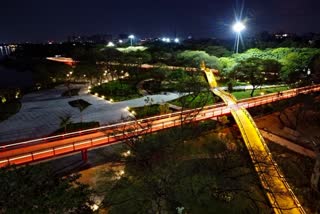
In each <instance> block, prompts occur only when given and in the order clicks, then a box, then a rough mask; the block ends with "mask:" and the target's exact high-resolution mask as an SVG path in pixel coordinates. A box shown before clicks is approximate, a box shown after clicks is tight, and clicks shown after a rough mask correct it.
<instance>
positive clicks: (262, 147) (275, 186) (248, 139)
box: [201, 63, 305, 213]
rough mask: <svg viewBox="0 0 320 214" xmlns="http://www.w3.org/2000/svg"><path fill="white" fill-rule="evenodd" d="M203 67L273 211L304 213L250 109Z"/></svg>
mask: <svg viewBox="0 0 320 214" xmlns="http://www.w3.org/2000/svg"><path fill="white" fill-rule="evenodd" d="M201 69H202V70H203V71H204V72H205V74H206V77H207V80H208V83H209V85H210V88H211V91H212V93H213V94H215V95H217V96H219V97H220V98H221V99H222V100H223V101H224V102H225V103H226V105H227V106H229V108H230V110H231V114H232V116H233V117H234V119H235V121H236V123H237V125H238V127H239V129H240V132H241V135H242V138H243V140H244V143H245V145H246V147H247V149H248V151H249V154H250V157H251V160H252V163H253V165H254V168H255V170H256V172H257V173H258V176H259V178H260V181H261V184H262V187H263V188H264V190H265V193H266V195H267V198H268V200H269V202H270V204H271V206H272V208H273V210H274V212H275V213H305V211H304V209H303V207H302V206H301V204H300V202H299V201H298V199H297V197H296V196H295V194H294V193H293V191H292V189H291V188H290V186H289V184H288V183H287V181H286V179H285V177H284V176H283V174H282V173H281V171H280V169H279V167H278V166H277V163H276V162H275V161H274V160H273V158H272V155H271V153H270V151H269V148H268V146H267V145H266V143H265V141H264V139H263V137H262V135H261V134H260V132H259V130H258V128H257V126H256V124H255V122H254V121H253V119H252V117H251V115H250V114H249V112H248V111H247V110H246V109H245V108H244V107H243V106H238V105H237V100H236V98H235V97H234V96H232V95H231V94H229V93H227V92H225V91H223V90H221V89H219V88H218V87H217V86H218V85H217V82H216V80H215V77H214V75H213V73H212V70H210V69H208V68H206V67H205V65H204V63H202V65H201Z"/></svg>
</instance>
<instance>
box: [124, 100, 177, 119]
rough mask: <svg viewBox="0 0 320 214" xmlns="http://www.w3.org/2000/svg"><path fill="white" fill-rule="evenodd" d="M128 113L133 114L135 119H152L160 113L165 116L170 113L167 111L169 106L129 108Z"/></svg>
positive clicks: (155, 105) (157, 105)
mask: <svg viewBox="0 0 320 214" xmlns="http://www.w3.org/2000/svg"><path fill="white" fill-rule="evenodd" d="M161 107H163V108H162V110H161ZM130 111H134V112H135V118H136V119H141V118H146V117H152V116H156V115H160V114H161V113H162V114H165V113H171V112H172V111H171V110H169V106H165V105H159V104H154V105H145V106H142V107H135V108H130Z"/></svg>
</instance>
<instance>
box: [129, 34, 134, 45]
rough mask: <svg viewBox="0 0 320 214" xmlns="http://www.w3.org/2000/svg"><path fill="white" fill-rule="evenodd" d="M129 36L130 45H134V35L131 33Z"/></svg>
mask: <svg viewBox="0 0 320 214" xmlns="http://www.w3.org/2000/svg"><path fill="white" fill-rule="evenodd" d="M128 38H129V39H130V46H132V40H133V39H134V35H132V34H131V35H130V36H129V37H128Z"/></svg>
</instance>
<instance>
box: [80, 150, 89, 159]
mask: <svg viewBox="0 0 320 214" xmlns="http://www.w3.org/2000/svg"><path fill="white" fill-rule="evenodd" d="M81 156H82V160H83V161H84V162H87V161H88V150H87V149H83V150H81Z"/></svg>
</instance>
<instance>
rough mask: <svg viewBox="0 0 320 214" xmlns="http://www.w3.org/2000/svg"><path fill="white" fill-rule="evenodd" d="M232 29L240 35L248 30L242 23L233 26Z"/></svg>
mask: <svg viewBox="0 0 320 214" xmlns="http://www.w3.org/2000/svg"><path fill="white" fill-rule="evenodd" d="M232 28H233V31H235V32H236V33H240V32H241V31H243V30H244V29H245V28H246V26H244V24H243V23H242V22H237V23H235V24H234V25H233V27H232Z"/></svg>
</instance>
